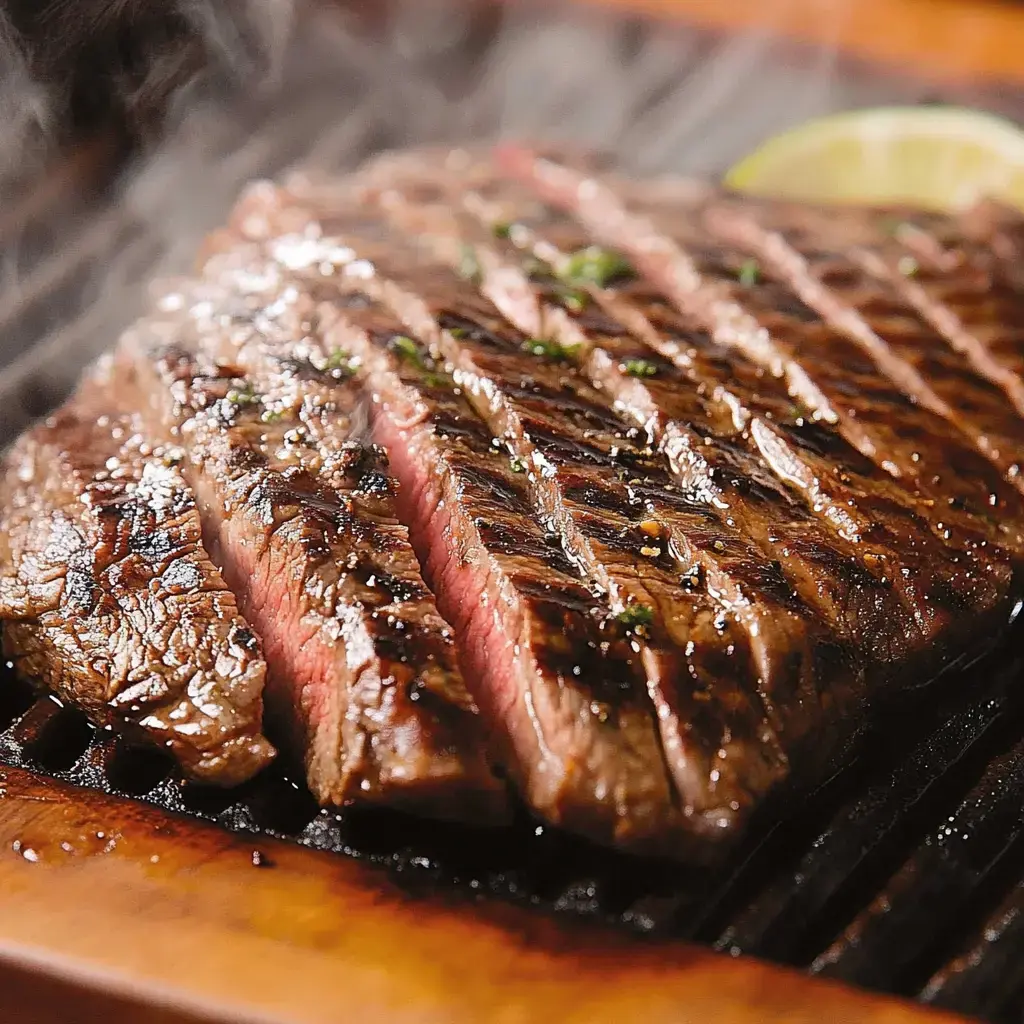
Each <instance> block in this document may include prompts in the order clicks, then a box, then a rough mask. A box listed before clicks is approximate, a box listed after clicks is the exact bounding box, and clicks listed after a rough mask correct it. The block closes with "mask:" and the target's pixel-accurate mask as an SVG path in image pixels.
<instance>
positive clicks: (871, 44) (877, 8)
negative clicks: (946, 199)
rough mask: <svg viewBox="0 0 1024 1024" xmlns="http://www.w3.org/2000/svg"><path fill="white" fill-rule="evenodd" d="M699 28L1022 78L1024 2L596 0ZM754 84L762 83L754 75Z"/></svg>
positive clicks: (934, 74)
mask: <svg viewBox="0 0 1024 1024" xmlns="http://www.w3.org/2000/svg"><path fill="white" fill-rule="evenodd" d="M591 3H592V4H596V5H603V6H607V7H613V8H619V9H620V10H628V11H631V12H634V13H642V14H648V15H653V16H655V17H662V18H666V19H673V20H677V21H685V22H688V23H689V24H692V25H694V26H697V27H700V28H706V29H713V30H720V31H726V32H730V33H739V32H763V33H765V34H768V35H776V36H782V37H786V38H790V39H793V40H794V41H796V42H800V43H806V44H810V45H813V46H815V47H821V48H834V49H835V50H836V52H837V53H839V52H844V53H846V54H849V55H852V56H857V57H861V58H864V59H867V60H870V61H878V62H881V63H883V64H887V65H890V66H892V67H893V68H896V69H898V70H900V71H901V72H905V73H915V72H916V73H919V74H922V75H925V76H927V77H929V78H931V79H932V80H934V81H936V82H943V81H945V82H949V81H960V82H970V83H977V82H978V80H982V79H986V80H989V81H993V82H1006V83H1021V82H1024V60H1022V59H1021V54H1022V53H1024V6H1021V5H1019V4H1011V3H1001V2H998V0H818V2H815V0H775V2H771V3H769V2H765V0H728V2H722V0H591ZM751 88H756V83H751Z"/></svg>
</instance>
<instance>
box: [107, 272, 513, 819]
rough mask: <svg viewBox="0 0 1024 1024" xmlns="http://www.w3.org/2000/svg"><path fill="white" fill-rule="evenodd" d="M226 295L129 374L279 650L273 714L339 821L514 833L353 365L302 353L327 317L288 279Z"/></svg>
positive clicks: (245, 597)
mask: <svg viewBox="0 0 1024 1024" xmlns="http://www.w3.org/2000/svg"><path fill="white" fill-rule="evenodd" d="M214 278H215V279H212V280H210V281H208V282H207V283H205V284H203V285H201V286H198V287H194V288H192V290H190V291H186V292H184V293H171V294H170V295H168V296H166V297H165V299H164V302H163V306H164V313H163V314H158V315H156V316H154V317H151V318H150V319H149V320H147V321H143V322H142V323H141V324H140V325H138V326H137V328H136V329H135V330H134V331H133V332H132V333H131V334H129V335H128V336H127V337H126V338H125V339H124V341H123V342H122V346H121V359H122V360H124V361H126V362H127V363H128V364H129V365H131V366H133V367H135V368H136V369H137V372H138V373H139V376H140V380H141V381H142V384H143V388H144V391H145V399H144V408H145V410H146V414H147V417H148V419H149V422H150V423H151V424H152V429H153V430H154V431H158V432H160V433H161V434H162V435H163V436H165V437H166V438H168V439H169V440H171V439H173V440H175V441H176V442H177V443H179V444H180V445H181V446H182V448H183V449H184V451H185V455H186V458H185V462H184V464H183V472H184V473H185V474H186V476H187V477H188V478H189V480H190V481H191V482H192V484H193V486H194V487H195V490H196V493H197V496H198V499H199V502H200V508H201V511H202V515H203V527H204V534H205V536H206V537H207V543H208V545H209V547H210V550H211V553H212V554H213V555H214V557H215V559H216V560H217V561H218V562H219V564H221V566H222V567H223V571H224V574H225V578H226V579H227V580H228V582H229V584H230V585H231V586H232V588H233V589H234V590H235V592H236V593H237V594H238V599H239V603H240V605H241V607H242V609H243V610H244V612H245V614H246V615H247V617H248V619H249V621H250V622H251V623H252V625H253V627H254V628H255V629H256V630H257V631H258V632H259V633H260V635H261V636H262V637H263V641H264V646H265V650H266V656H267V662H268V666H269V675H268V687H267V703H268V713H269V714H270V715H272V716H273V719H274V720H276V721H277V722H279V723H281V725H282V728H283V730H284V732H285V735H286V737H287V740H288V743H289V746H290V748H291V749H293V750H295V751H297V752H298V753H299V754H300V755H301V756H302V758H303V760H304V762H305V765H306V772H307V778H308V781H309V785H310V788H311V789H312V791H313V793H314V795H315V796H316V797H317V799H318V800H319V801H320V802H321V803H323V804H329V805H335V806H342V805H348V804H353V803H364V804H386V805H389V806H399V807H404V808H408V809H410V810H412V811H414V812H415V813H418V814H423V815H430V816H436V817H443V818H459V819H466V820H472V821H477V822H480V821H485V822H486V821H493V820H496V819H501V818H502V817H504V815H505V813H506V809H507V803H506V800H505V793H504V788H503V786H502V785H501V784H500V783H499V781H498V780H497V779H496V778H495V776H494V774H493V773H492V771H491V769H490V767H489V765H488V761H487V758H486V756H485V736H484V730H483V727H482V721H481V719H480V717H479V715H478V712H477V709H476V707H475V705H474V704H473V702H472V700H471V699H470V697H469V695H468V693H467V692H466V690H465V687H464V684H463V681H462V678H461V675H460V673H459V670H458V668H457V666H456V657H455V648H454V644H453V641H452V637H451V631H450V629H449V627H448V625H447V624H446V623H445V622H444V620H442V618H441V617H440V615H439V614H438V612H437V610H436V607H435V604H434V600H433V597H432V595H431V594H430V592H429V590H428V589H427V587H426V585H425V584H424V582H423V580H422V578H421V575H420V570H419V566H418V563H417V561H416V557H415V555H414V553H413V551H412V548H411V546H410V544H409V541H408V534H407V531H406V529H405V527H404V526H402V525H401V524H400V523H399V522H398V521H397V519H396V517H395V512H394V486H393V482H392V480H391V478H390V477H389V476H388V474H387V465H386V460H385V459H384V456H383V452H382V451H381V450H379V449H377V448H374V447H373V446H370V445H367V444H365V443H363V442H361V441H360V440H359V439H358V436H357V434H356V432H355V430H354V426H353V418H354V417H355V416H356V414H357V407H356V401H357V388H356V386H355V385H354V383H353V382H352V381H351V379H350V378H351V373H350V367H349V364H348V363H347V361H336V360H332V359H331V358H330V357H328V356H323V355H322V353H321V352H320V351H319V349H317V348H316V347H315V344H314V342H313V341H312V339H310V341H308V342H304V341H296V340H295V339H301V338H302V337H303V334H304V333H306V334H313V333H315V330H316V328H315V325H313V324H311V323H310V322H309V320H308V319H307V316H308V315H309V314H310V313H311V310H310V309H309V308H308V303H307V304H306V305H304V304H303V302H302V297H301V296H298V295H295V294H294V293H293V292H290V291H287V290H285V289H284V287H283V286H279V282H275V280H274V279H273V278H259V277H258V276H257V275H255V274H253V273H251V272H249V270H248V268H247V267H246V266H245V264H244V262H242V263H240V264H238V265H235V266H224V267H222V268H221V272H220V273H219V274H218V275H214ZM301 325H305V329H304V330H303V329H301ZM140 405H142V403H140Z"/></svg>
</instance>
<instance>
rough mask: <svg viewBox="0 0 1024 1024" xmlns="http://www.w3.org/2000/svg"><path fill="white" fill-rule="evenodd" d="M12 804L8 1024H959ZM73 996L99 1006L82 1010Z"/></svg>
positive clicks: (682, 950)
mask: <svg viewBox="0 0 1024 1024" xmlns="http://www.w3.org/2000/svg"><path fill="white" fill-rule="evenodd" d="M0 792H2V794H3V795H2V797H0V893H2V901H0V1019H2V1020H4V1021H5V1022H6V1021H12V1022H13V1021H18V1022H23V1021H25V1020H34V1021H39V1022H40V1024H41V1022H43V1021H46V1022H47V1024H49V1022H50V1021H53V1022H56V1021H61V1022H62V1024H75V1022H77V1021H94V1020H99V1019H102V1020H105V1021H108V1022H110V1024H117V1022H118V1021H122V1020H124V1021H127V1020H138V1019H140V1018H139V1016H138V1014H139V1007H140V1003H141V1002H142V1001H143V1000H145V1001H148V1002H151V1003H152V1004H153V1005H154V1007H155V1009H154V1011H153V1012H154V1016H153V1017H150V1016H149V1015H148V1013H147V1014H146V1015H145V1019H146V1020H151V1019H152V1020H154V1021H157V1022H158V1024H165V1022H167V1024H170V1022H178V1021H180V1022H182V1024H183V1022H184V1021H187V1020H190V1019H191V1020H196V1019H199V1020H203V1019H207V1020H217V1021H242V1020H247V1021H256V1020H260V1021H263V1020H266V1021H278V1020H280V1021H284V1020H288V1021H296V1022H339V1021H352V1022H369V1021H386V1022H388V1024H414V1022H415V1024H520V1022H521V1024H527V1022H531V1024H555V1022H558V1024H584V1022H586V1024H613V1022H614V1024H623V1022H627V1021H642V1022H643V1024H705V1022H711V1021H716V1022H718V1021H720V1022H725V1024H732V1022H742V1021H751V1022H754V1021H756V1022H758V1024H783V1022H785V1024H804V1022H806V1024H844V1022H850V1024H853V1022H855V1021H856V1022H862V1024H915V1022H920V1024H927V1022H928V1021H934V1022H941V1021H949V1022H952V1021H954V1020H955V1019H956V1018H953V1017H948V1016H942V1015H939V1014H934V1013H929V1012H926V1011H924V1010H920V1009H918V1008H916V1007H910V1006H904V1005H902V1004H899V1003H896V1002H893V1001H890V1000H887V999H884V998H881V997H877V996H867V995H859V994H857V995H852V994H851V993H850V992H849V991H848V990H845V989H843V988H841V987H838V986H833V985H829V984H824V983H819V982H813V981H810V980H808V979H806V978H803V977H801V976H799V975H796V974H792V973H789V972H786V971H783V970H780V969H778V968H775V967H770V966H767V965H765V964H762V963H759V962H757V961H753V960H744V961H742V962H741V961H734V960H730V959H729V958H726V957H722V956H716V955H714V954H711V953H709V952H706V951H704V950H700V949H696V948H693V947H690V946H686V945H683V944H677V943H671V944H667V943H654V942H648V941H644V940H642V939H630V938H629V937H627V936H624V935H620V934H618V933H613V932H610V931H608V932H606V931H604V930H602V929H600V928H596V927H594V926H593V925H587V926H583V924H582V923H581V924H574V923H572V922H569V921H563V920H561V919H560V920H559V921H554V920H551V919H550V918H547V917H544V916H542V915H540V914H535V913H532V912H530V911H527V910H519V909H516V908H510V907H507V906H503V905H496V904H491V903H475V904H472V903H466V902H459V903H449V902H445V901H442V900H439V899H437V898H436V897H430V898H427V897H422V896H421V897H415V896H412V895H409V894H407V893H404V892H403V891H402V890H400V889H399V888H398V887H397V886H396V885H395V884H394V883H393V882H392V881H391V880H389V877H388V875H387V874H386V873H385V872H384V871H383V869H378V868H371V867H368V866H364V865H362V864H360V863H358V862H356V861H353V860H348V859H344V858H338V857H331V856H327V855H321V854H317V853H314V852H311V851H308V850H303V849H300V848H297V847H294V846H290V845H285V844H273V843H270V844H268V843H264V842H261V843H260V845H259V854H260V858H261V859H262V860H263V861H264V865H265V866H263V867H256V866H254V864H253V845H252V843H251V842H247V841H246V840H245V839H244V838H240V837H235V836H231V835H228V834H227V833H225V832H222V831H221V830H219V829H216V828H213V827H209V826H204V825H201V824H198V823H195V822H192V821H189V820H185V819H180V820H179V819H173V818H169V817H168V816H167V815H165V814H163V813H162V812H159V811H155V810H153V809H151V808H148V807H145V806H143V805H140V804H135V803H131V802H127V801H121V800H115V799H111V798H109V797H105V796H103V795H101V794H97V793H93V792H88V791H77V790H76V791H71V790H69V788H68V787H66V786H64V785H62V784H60V783H55V782H51V781H47V780H41V779H38V778H35V777H33V776H31V775H29V774H27V773H24V772H21V771H16V770H11V769H5V770H3V771H0ZM31 971H45V972H47V974H48V975H49V977H55V978H57V979H58V980H57V982H56V983H54V982H51V981H49V980H48V981H47V983H46V984H45V985H32V984H31V983H30V980H29V975H27V974H26V972H31ZM11 979H14V980H11ZM69 983H76V984H83V983H84V984H85V985H86V995H85V996H83V997H82V998H81V999H77V998H76V999H75V1000H73V1001H69V1000H68V999H67V997H66V995H67V987H68V985H69ZM61 986H64V989H63V991H62V988H61ZM62 995H63V998H62ZM48 1007H49V1008H48Z"/></svg>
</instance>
